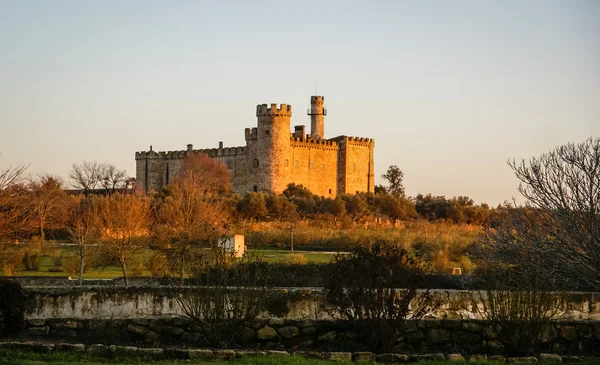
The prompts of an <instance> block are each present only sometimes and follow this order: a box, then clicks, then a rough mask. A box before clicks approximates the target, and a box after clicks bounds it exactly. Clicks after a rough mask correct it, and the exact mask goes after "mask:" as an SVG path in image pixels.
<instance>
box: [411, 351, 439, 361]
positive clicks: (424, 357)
mask: <svg viewBox="0 0 600 365" xmlns="http://www.w3.org/2000/svg"><path fill="white" fill-rule="evenodd" d="M445 360H446V356H444V354H441V353H437V354H424V355H412V356H410V361H412V362H419V361H445Z"/></svg>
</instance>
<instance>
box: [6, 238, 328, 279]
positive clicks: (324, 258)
mask: <svg viewBox="0 0 600 365" xmlns="http://www.w3.org/2000/svg"><path fill="white" fill-rule="evenodd" d="M46 245H47V250H48V252H52V250H60V251H61V252H62V257H63V263H66V262H67V260H69V257H72V256H73V255H74V254H73V250H74V247H71V246H66V245H64V244H60V243H56V242H48V243H47V244H46ZM24 248H25V247H24ZM248 252H249V253H255V254H259V255H261V256H262V257H263V259H264V260H265V261H267V262H272V263H276V262H286V261H290V260H293V258H294V257H296V259H297V256H298V255H302V256H303V257H304V259H306V262H307V263H316V264H325V263H329V262H331V261H332V260H333V256H334V255H335V252H333V251H330V252H326V251H301V250H294V256H292V253H291V252H290V251H289V250H288V249H270V248H264V249H263V248H261V249H249V250H248ZM155 253H156V251H154V250H151V249H144V250H141V251H140V252H139V253H138V254H136V255H135V262H136V263H137V265H138V266H139V267H138V269H137V272H136V271H134V270H132V268H131V267H130V269H129V275H130V276H138V275H142V276H150V275H151V273H150V271H149V270H147V269H146V267H145V263H146V262H148V261H149V260H150V259H151V258H152V257H153V255H154V254H155ZM53 266H54V265H53V263H52V257H50V256H49V255H46V256H41V257H40V262H39V269H38V270H25V269H20V270H18V271H17V273H16V276H54V277H67V276H71V277H73V278H75V277H77V273H72V272H69V270H68V269H67V268H66V265H64V264H63V271H53V270H52V268H53ZM122 275H123V274H122V272H121V268H119V267H116V266H107V267H104V268H101V269H93V268H90V269H88V270H87V272H86V273H85V274H84V276H83V277H84V278H85V279H113V278H117V277H120V276H122Z"/></svg>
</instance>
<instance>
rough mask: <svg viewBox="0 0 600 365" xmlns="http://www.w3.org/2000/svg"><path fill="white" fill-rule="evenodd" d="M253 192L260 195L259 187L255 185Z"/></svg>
mask: <svg viewBox="0 0 600 365" xmlns="http://www.w3.org/2000/svg"><path fill="white" fill-rule="evenodd" d="M252 190H254V192H255V193H258V186H256V185H254V186H253V187H252Z"/></svg>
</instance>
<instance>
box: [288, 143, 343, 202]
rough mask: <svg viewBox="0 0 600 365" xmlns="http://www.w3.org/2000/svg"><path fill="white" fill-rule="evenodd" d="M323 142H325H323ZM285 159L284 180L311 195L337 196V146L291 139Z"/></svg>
mask: <svg viewBox="0 0 600 365" xmlns="http://www.w3.org/2000/svg"><path fill="white" fill-rule="evenodd" d="M323 142H325V141H323ZM290 146H291V148H290V152H289V154H288V156H287V157H286V161H287V163H286V178H287V180H288V181H289V182H290V183H295V184H297V185H298V184H302V185H303V186H304V187H305V188H307V189H308V190H310V191H311V192H312V193H313V194H317V195H321V196H324V197H327V198H334V197H335V196H336V194H337V177H338V176H337V152H338V151H337V145H335V144H332V143H328V144H325V143H323V144H320V143H314V142H313V143H310V142H308V141H299V140H295V139H293V140H292V141H291V142H290Z"/></svg>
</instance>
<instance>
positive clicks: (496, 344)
mask: <svg viewBox="0 0 600 365" xmlns="http://www.w3.org/2000/svg"><path fill="white" fill-rule="evenodd" d="M487 345H488V349H489V350H490V352H491V353H493V354H501V353H502V352H503V351H504V344H503V343H502V342H500V341H488V343H487Z"/></svg>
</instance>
